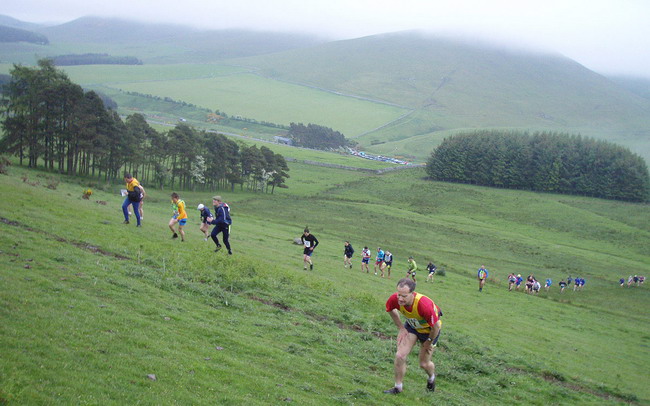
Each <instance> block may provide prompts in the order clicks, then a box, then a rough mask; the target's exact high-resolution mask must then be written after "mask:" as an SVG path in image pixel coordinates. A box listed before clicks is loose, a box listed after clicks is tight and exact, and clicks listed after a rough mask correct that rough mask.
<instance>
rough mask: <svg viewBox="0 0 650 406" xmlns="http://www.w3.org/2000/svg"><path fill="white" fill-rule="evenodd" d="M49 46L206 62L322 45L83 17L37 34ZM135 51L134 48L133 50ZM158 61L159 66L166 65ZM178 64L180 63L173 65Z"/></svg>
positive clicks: (307, 39) (313, 40)
mask: <svg viewBox="0 0 650 406" xmlns="http://www.w3.org/2000/svg"><path fill="white" fill-rule="evenodd" d="M38 32H41V33H43V34H45V35H46V36H47V37H48V38H49V39H50V41H51V42H59V43H67V44H80V45H81V44H94V45H96V46H99V47H101V46H102V45H106V46H109V45H110V46H114V45H123V46H125V47H130V48H133V47H138V46H140V47H142V46H146V47H150V48H158V47H161V46H165V47H169V49H168V51H167V52H168V53H170V55H168V58H167V61H170V60H172V59H173V57H174V55H172V54H173V53H174V52H181V51H179V50H184V51H185V53H184V54H183V58H184V60H183V61H184V62H206V61H209V60H212V61H214V60H220V59H224V58H233V57H241V56H249V55H258V54H266V53H272V52H279V51H284V50H288V49H295V48H301V47H305V46H310V45H314V44H317V43H320V42H323V40H322V39H318V38H317V37H315V36H310V35H296V34H293V33H277V32H256V31H245V30H199V29H195V28H191V27H187V26H182V25H170V24H146V23H141V22H135V21H128V20H122V19H115V18H102V17H83V18H79V19H76V20H74V21H71V22H68V23H65V24H61V25H56V26H51V27H42V28H40V29H39V30H38ZM136 49H137V48H136ZM188 51H191V52H188ZM136 56H139V55H136ZM162 59H165V58H161V60H158V62H166V61H165V60H162ZM175 62H179V61H175Z"/></svg>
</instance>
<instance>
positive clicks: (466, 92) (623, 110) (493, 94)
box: [242, 32, 650, 157]
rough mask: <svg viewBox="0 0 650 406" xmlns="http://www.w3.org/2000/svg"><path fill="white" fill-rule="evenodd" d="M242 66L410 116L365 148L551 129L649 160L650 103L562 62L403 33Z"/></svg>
mask: <svg viewBox="0 0 650 406" xmlns="http://www.w3.org/2000/svg"><path fill="white" fill-rule="evenodd" d="M242 62H243V63H246V64H248V65H250V66H253V67H259V69H260V73H262V74H264V75H266V76H267V77H270V78H274V79H278V80H285V81H292V82H298V83H303V84H306V85H310V86H316V87H321V88H325V89H330V90H332V91H336V92H341V93H345V94H352V95H358V96H361V97H367V98H372V99H379V100H382V101H385V102H389V103H396V104H400V105H405V106H408V107H410V108H412V109H413V110H414V113H413V114H412V115H410V116H409V117H406V118H404V119H403V120H401V121H400V122H397V123H393V124H391V125H390V126H389V127H388V128H385V129H383V130H380V131H376V132H374V133H371V134H368V135H365V136H363V137H360V141H365V142H366V143H369V142H368V141H369V140H370V139H377V140H380V141H391V140H401V139H405V138H409V137H411V136H416V135H427V134H430V135H433V136H434V137H435V136H436V132H437V131H441V130H452V129H458V128H478V127H509V128H530V129H553V130H557V131H566V132H572V133H578V132H579V133H582V134H583V135H587V136H596V137H604V138H608V139H610V140H612V141H615V142H620V143H623V144H625V145H628V146H632V147H633V149H634V150H636V151H638V152H640V153H642V154H643V155H644V156H646V157H650V147H648V144H650V131H649V130H648V123H649V121H648V117H649V116H650V101H648V100H647V99H645V98H642V97H639V96H637V95H635V94H633V93H631V92H629V91H628V90H626V89H624V88H622V87H620V86H618V85H616V84H615V83H613V82H611V81H609V80H608V79H606V78H604V77H603V76H601V75H598V74H596V73H594V72H592V71H590V70H588V69H586V68H584V67H583V66H581V65H579V64H578V63H576V62H574V61H572V60H570V59H568V58H565V57H562V56H559V55H547V54H539V53H533V52H516V51H512V50H507V49H503V48H497V47H495V46H490V45H486V44H476V43H468V42H463V41H459V40H453V39H448V38H439V37H428V36H425V35H422V34H419V33H413V32H406V33H396V34H386V35H376V36H371V37H365V38H359V39H353V40H347V41H338V42H331V43H327V44H321V45H318V46H314V47H311V48H308V49H300V50H291V51H287V52H282V53H279V54H272V55H264V56H258V57H255V58H250V59H247V60H244V61H242ZM643 144H646V145H645V147H644V145H643Z"/></svg>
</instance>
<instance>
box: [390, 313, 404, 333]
mask: <svg viewBox="0 0 650 406" xmlns="http://www.w3.org/2000/svg"><path fill="white" fill-rule="evenodd" d="M388 314H390V318H391V319H393V323H395V326H397V329H398V330H399V329H403V328H404V325H403V324H402V319H401V318H400V317H399V310H397V309H393V310H391V311H390V312H388Z"/></svg>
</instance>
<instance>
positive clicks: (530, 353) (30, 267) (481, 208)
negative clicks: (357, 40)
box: [0, 163, 650, 405]
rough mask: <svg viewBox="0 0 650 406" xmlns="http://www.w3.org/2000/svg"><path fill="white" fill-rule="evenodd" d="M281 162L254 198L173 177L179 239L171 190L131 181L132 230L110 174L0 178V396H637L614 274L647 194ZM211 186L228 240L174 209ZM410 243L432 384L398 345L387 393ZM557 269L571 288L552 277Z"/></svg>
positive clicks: (642, 366) (529, 400)
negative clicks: (137, 205)
mask: <svg viewBox="0 0 650 406" xmlns="http://www.w3.org/2000/svg"><path fill="white" fill-rule="evenodd" d="M290 167H291V172H290V174H291V178H289V179H288V182H287V184H288V186H289V188H288V189H279V190H276V193H275V194H274V195H266V194H255V193H247V192H239V191H235V193H229V192H228V191H205V192H200V191H198V192H195V193H188V192H186V193H181V195H182V197H183V198H184V199H185V201H186V202H187V205H188V207H189V208H190V211H189V214H190V222H188V226H187V228H186V230H187V233H188V237H187V240H188V241H187V242H185V243H180V242H179V241H175V240H171V239H170V238H169V237H170V232H169V229H168V228H167V226H166V224H167V221H168V218H169V215H170V213H169V203H168V196H169V193H170V192H171V191H157V190H152V189H151V188H148V189H147V191H148V193H149V197H148V199H147V200H148V201H147V203H146V204H145V220H144V223H143V224H144V226H143V227H142V228H141V229H136V228H135V227H134V226H133V225H123V224H121V221H122V217H121V210H120V204H121V200H122V199H121V198H120V197H119V196H118V193H117V192H118V190H119V188H120V187H121V185H119V184H115V185H104V184H96V183H92V182H91V181H87V180H79V179H69V178H64V177H59V176H58V175H56V176H54V177H53V175H47V174H43V173H41V172H38V171H29V170H25V169H21V168H18V167H10V172H9V176H4V175H0V192H1V193H2V195H3V196H10V197H11V198H5V199H2V201H1V203H0V217H1V219H0V220H1V221H0V230H1V231H2V233H1V234H0V260H2V262H3V263H4V264H5V265H3V267H2V268H1V269H0V303H2V306H0V314H2V316H1V317H2V320H3V323H1V324H0V348H2V349H3V351H2V352H0V401H2V403H7V404H43V403H45V404H51V403H59V404H70V403H75V404H135V403H142V404H162V403H166V404H169V403H180V404H187V403H192V404H242V403H247V404H255V405H257V404H259V405H268V404H285V403H287V402H289V403H296V404H315V405H320V404H322V405H331V404H341V405H352V404H355V405H361V404H363V405H377V404H389V405H393V404H395V405H397V404H453V405H466V404H477V405H491V404H522V405H529V404H539V405H547V404H594V405H595V404H598V405H601V404H649V403H650V390H648V388H647V386H646V385H644V384H643V382H646V381H647V380H648V378H650V375H649V373H648V369H647V363H648V362H649V361H650V352H649V351H648V345H649V344H650V335H649V334H648V331H650V330H649V328H650V318H649V317H648V316H647V314H646V313H645V312H643V310H642V309H644V308H645V307H647V305H648V304H649V303H650V293H649V291H648V286H640V287H633V288H621V287H619V286H618V279H619V278H620V277H625V278H627V276H629V274H635V273H644V272H645V271H647V269H648V267H649V266H650V257H649V256H648V252H647V247H648V243H649V242H650V207H649V206H648V205H638V204H628V203H619V202H612V201H603V200H597V199H588V198H580V197H571V196H559V195H551V194H536V193H529V192H518V191H507V190H495V189H489V188H479V187H472V186H466V185H452V184H445V183H438V182H429V181H425V180H423V179H422V178H423V176H424V172H423V171H422V170H407V171H400V172H395V173H390V174H385V175H375V174H370V173H361V172H355V171H344V170H339V169H328V168H321V167H315V166H310V165H304V164H298V163H290ZM53 180H61V181H62V182H61V183H60V184H58V186H57V187H56V189H55V190H53V189H49V188H46V187H45V186H46V185H47V184H53V183H54V182H53ZM89 185H91V186H92V187H93V190H94V191H95V193H94V194H93V195H92V197H91V199H90V200H83V199H81V194H82V190H83V189H84V188H85V187H87V186H89ZM214 193H220V194H222V195H224V197H225V200H226V201H227V202H228V203H229V204H230V206H231V207H232V215H233V223H234V224H233V230H232V231H233V234H232V239H231V242H232V244H233V250H234V255H233V256H232V257H228V256H227V255H225V253H223V252H220V253H217V254H215V253H214V252H212V246H213V245H212V243H211V242H204V241H203V240H202V238H201V236H200V233H199V231H198V214H197V212H196V211H195V210H194V209H193V208H194V207H196V205H197V204H198V203H199V202H202V203H208V200H209V197H210V196H211V195H213V194H214ZM97 202H106V204H105V205H104V204H98V203H97ZM305 225H309V227H310V228H311V229H312V231H313V233H314V234H315V235H316V236H317V237H318V238H319V240H320V242H321V245H320V246H319V247H318V248H317V253H316V254H315V256H314V261H315V264H316V266H315V270H314V271H313V272H305V271H303V270H302V259H301V251H302V250H301V248H300V247H299V246H296V245H293V244H292V239H293V238H295V237H297V236H299V235H300V233H301V230H302V228H303V227H304V226H305ZM344 240H350V241H351V242H352V244H353V246H354V247H355V249H356V250H357V253H359V252H360V251H361V248H362V247H363V246H364V245H368V246H369V247H370V248H371V249H373V250H374V249H375V248H376V247H377V246H381V247H383V248H388V249H390V250H391V251H392V252H393V253H394V254H395V266H394V272H393V278H392V279H391V280H386V279H381V278H379V277H376V276H374V275H372V274H369V275H368V274H365V273H363V274H362V273H361V272H359V270H358V268H357V267H358V264H359V262H360V261H359V260H358V259H356V258H355V269H353V270H347V269H343V266H342V258H341V257H342V252H343V241H344ZM409 255H413V256H414V257H415V259H416V260H417V261H418V264H419V265H420V267H423V266H424V265H426V262H427V261H429V260H433V261H434V262H435V263H436V264H437V265H438V267H439V268H441V269H445V270H446V276H444V277H442V276H436V279H435V281H434V283H433V284H425V283H422V282H420V283H419V284H418V289H417V290H418V291H419V292H422V293H424V294H427V295H429V296H430V297H432V298H433V299H434V300H435V301H436V303H437V304H438V305H439V306H440V307H441V308H442V310H443V312H444V316H443V323H444V325H443V335H442V338H441V343H440V348H439V350H438V352H436V354H435V355H434V360H435V361H436V365H437V375H438V387H437V390H436V392H435V393H434V394H429V393H426V392H425V390H424V380H425V376H424V374H423V373H422V372H421V371H420V370H418V367H417V356H416V355H414V354H412V355H411V357H410V358H409V370H408V372H407V376H406V380H405V392H404V393H403V394H401V395H400V396H399V397H387V396H386V395H384V394H382V393H381V391H382V390H383V389H386V388H388V387H390V385H392V359H393V352H394V346H395V343H394V337H395V331H394V330H395V328H394V326H393V325H392V322H391V321H390V319H389V317H388V316H387V315H386V314H385V311H384V302H385V300H386V298H387V297H388V296H389V295H390V294H391V293H392V292H393V291H394V283H395V282H396V279H397V278H398V277H400V276H401V275H402V273H403V272H404V269H405V266H406V265H405V262H406V258H407V257H408V256H409ZM481 264H485V265H486V266H487V267H488V268H489V269H490V280H489V282H488V284H487V286H486V288H485V289H484V292H483V293H482V294H479V292H478V291H477V284H476V280H475V276H474V275H475V271H476V268H478V266H479V265H481ZM509 272H517V273H521V274H522V275H524V276H526V275H527V274H529V273H534V274H535V275H536V276H537V277H538V278H540V279H541V280H542V281H543V280H544V279H545V278H547V277H551V278H552V279H553V281H554V286H553V289H552V290H551V291H550V292H548V293H546V292H542V293H540V294H539V296H529V295H525V294H523V293H521V292H508V291H507V287H506V285H507V284H506V276H507V274H508V273H509ZM569 274H570V275H572V276H574V277H575V276H582V277H584V278H586V280H587V284H586V287H585V289H584V291H582V292H573V291H567V292H565V293H563V294H560V293H559V292H558V288H557V282H558V281H559V280H560V279H561V278H564V277H566V276H567V275H569ZM423 277H424V275H423V274H422V273H419V274H418V278H419V279H420V280H422V278H423ZM148 374H155V375H156V380H155V381H154V380H152V379H150V378H148V377H147V375H148Z"/></svg>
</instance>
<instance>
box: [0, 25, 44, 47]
mask: <svg viewBox="0 0 650 406" xmlns="http://www.w3.org/2000/svg"><path fill="white" fill-rule="evenodd" d="M0 42H31V43H33V44H39V45H46V44H48V43H49V41H48V40H47V37H46V36H45V35H43V34H37V33H35V32H32V31H27V30H23V29H20V28H13V27H7V26H5V25H0Z"/></svg>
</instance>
